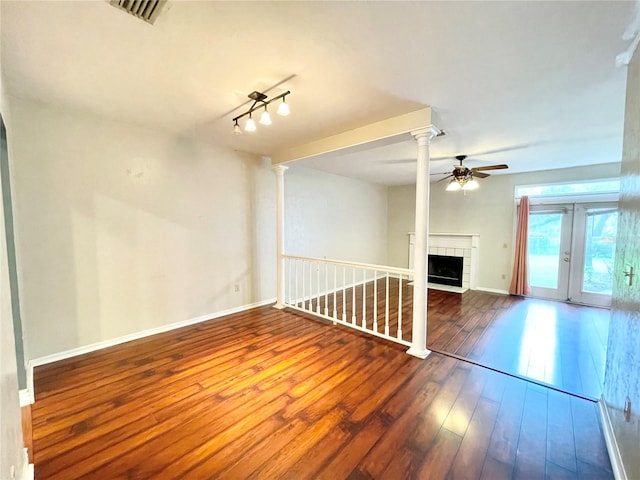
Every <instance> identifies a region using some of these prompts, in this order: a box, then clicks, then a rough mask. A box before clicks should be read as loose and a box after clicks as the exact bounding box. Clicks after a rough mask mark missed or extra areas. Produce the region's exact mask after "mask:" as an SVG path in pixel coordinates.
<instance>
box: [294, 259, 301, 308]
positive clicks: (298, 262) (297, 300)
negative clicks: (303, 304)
mask: <svg viewBox="0 0 640 480" xmlns="http://www.w3.org/2000/svg"><path fill="white" fill-rule="evenodd" d="M299 264H300V261H299V260H298V259H296V263H295V268H294V270H293V271H294V272H295V276H296V281H295V287H294V288H295V289H296V297H295V301H296V303H295V305H296V306H298V303H299V301H300V297H298V270H299Z"/></svg>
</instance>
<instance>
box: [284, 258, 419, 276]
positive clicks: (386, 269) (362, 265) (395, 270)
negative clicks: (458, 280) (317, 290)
mask: <svg viewBox="0 0 640 480" xmlns="http://www.w3.org/2000/svg"><path fill="white" fill-rule="evenodd" d="M282 256H283V257H284V258H291V259H293V260H304V261H307V262H318V263H329V264H331V265H342V266H346V267H357V268H366V269H367V270H377V271H379V272H388V273H396V274H398V275H413V270H411V269H409V268H399V267H389V266H387V265H376V264H373V263H357V262H348V261H345V260H330V259H328V258H316V257H302V256H300V255H288V254H284V255H282Z"/></svg>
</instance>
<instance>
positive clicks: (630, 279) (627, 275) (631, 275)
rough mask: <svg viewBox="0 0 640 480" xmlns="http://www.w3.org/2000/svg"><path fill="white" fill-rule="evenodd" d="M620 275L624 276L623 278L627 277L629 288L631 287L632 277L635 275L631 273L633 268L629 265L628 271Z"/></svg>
mask: <svg viewBox="0 0 640 480" xmlns="http://www.w3.org/2000/svg"><path fill="white" fill-rule="evenodd" d="M622 273H623V274H624V276H625V277H629V286H630V287H631V286H632V285H633V277H634V275H635V273H633V267H632V266H631V265H629V271H628V272H622Z"/></svg>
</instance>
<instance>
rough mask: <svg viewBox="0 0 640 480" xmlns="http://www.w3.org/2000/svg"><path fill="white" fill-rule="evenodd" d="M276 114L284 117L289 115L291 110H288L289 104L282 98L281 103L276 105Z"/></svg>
mask: <svg viewBox="0 0 640 480" xmlns="http://www.w3.org/2000/svg"><path fill="white" fill-rule="evenodd" d="M276 113H277V114H278V115H280V116H282V117H286V116H287V115H289V114H290V113H291V110H289V104H288V103H287V100H286V99H285V98H284V97H282V103H280V105H278V110H277V112H276Z"/></svg>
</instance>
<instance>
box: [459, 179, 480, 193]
mask: <svg viewBox="0 0 640 480" xmlns="http://www.w3.org/2000/svg"><path fill="white" fill-rule="evenodd" d="M477 188H478V182H477V181H476V180H475V179H474V178H473V177H471V178H470V179H469V180H467V181H466V182H464V185H463V186H462V189H463V190H475V189H477Z"/></svg>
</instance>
